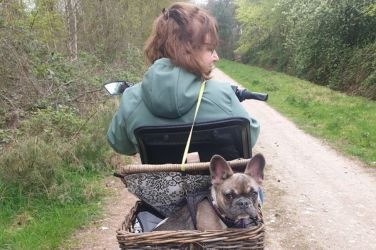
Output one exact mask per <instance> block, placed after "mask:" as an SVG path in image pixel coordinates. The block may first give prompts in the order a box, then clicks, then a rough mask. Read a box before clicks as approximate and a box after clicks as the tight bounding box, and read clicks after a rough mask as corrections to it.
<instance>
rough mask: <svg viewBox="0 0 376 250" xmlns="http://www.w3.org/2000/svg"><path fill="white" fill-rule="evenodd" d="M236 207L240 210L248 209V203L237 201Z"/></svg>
mask: <svg viewBox="0 0 376 250" xmlns="http://www.w3.org/2000/svg"><path fill="white" fill-rule="evenodd" d="M236 205H238V206H239V207H240V208H248V207H249V202H248V201H247V200H238V201H237V202H236Z"/></svg>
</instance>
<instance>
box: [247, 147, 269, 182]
mask: <svg viewBox="0 0 376 250" xmlns="http://www.w3.org/2000/svg"><path fill="white" fill-rule="evenodd" d="M264 167H265V158H264V156H263V155H262V154H257V155H255V156H253V158H252V159H251V160H250V161H249V162H248V164H247V167H246V168H245V171H244V173H245V174H247V175H250V176H252V177H253V178H254V179H255V180H256V182H257V183H258V184H259V185H261V184H262V181H263V180H264Z"/></svg>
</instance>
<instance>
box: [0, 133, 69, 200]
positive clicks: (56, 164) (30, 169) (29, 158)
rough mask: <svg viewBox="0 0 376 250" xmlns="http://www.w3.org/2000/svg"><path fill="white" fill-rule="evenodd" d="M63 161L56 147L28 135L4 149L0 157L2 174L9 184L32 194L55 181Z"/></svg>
mask: <svg viewBox="0 0 376 250" xmlns="http://www.w3.org/2000/svg"><path fill="white" fill-rule="evenodd" d="M62 163H63V161H62V159H61V157H60V156H59V154H58V152H57V151H56V150H55V148H54V147H53V146H52V145H50V144H47V143H46V142H44V141H43V140H40V139H38V137H29V138H27V139H26V140H25V141H19V142H18V143H16V144H15V145H14V146H13V147H12V149H11V150H7V151H5V152H4V154H3V156H2V159H1V161H0V178H1V179H2V183H4V184H5V185H8V186H15V187H18V188H19V189H20V190H21V191H22V192H25V193H29V194H41V193H46V192H47V191H48V189H49V187H51V186H52V185H53V184H54V183H55V178H56V175H57V174H58V172H59V171H60V169H59V168H60V167H61V165H62Z"/></svg>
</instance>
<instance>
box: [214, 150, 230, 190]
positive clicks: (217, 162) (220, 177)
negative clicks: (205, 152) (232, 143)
mask: <svg viewBox="0 0 376 250" xmlns="http://www.w3.org/2000/svg"><path fill="white" fill-rule="evenodd" d="M233 174H234V173H233V172H232V169H231V167H230V165H229V164H228V163H227V161H226V160H225V159H223V158H222V156H220V155H213V157H212V158H211V160H210V176H211V180H212V184H213V185H215V184H221V183H222V182H223V181H224V180H226V179H227V178H229V177H231V176H232V175H233Z"/></svg>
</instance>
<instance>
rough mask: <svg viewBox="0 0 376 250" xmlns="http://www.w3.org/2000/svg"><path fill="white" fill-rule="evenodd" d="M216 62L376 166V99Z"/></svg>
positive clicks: (333, 142)
mask: <svg viewBox="0 0 376 250" xmlns="http://www.w3.org/2000/svg"><path fill="white" fill-rule="evenodd" d="M217 66H218V67H219V68H220V69H222V70H223V71H224V72H226V73H227V74H229V75H231V77H232V78H234V79H235V80H237V81H238V82H239V83H241V84H242V85H243V86H244V87H246V88H248V89H250V90H253V91H256V92H268V93H269V95H270V97H271V98H269V100H268V103H269V104H270V105H271V106H273V107H275V108H276V109H278V110H279V111H280V112H282V113H283V114H284V115H286V116H288V117H289V118H291V119H292V120H293V121H294V122H295V123H297V124H298V126H299V127H300V128H302V129H303V130H305V131H307V132H309V133H311V134H313V135H314V136H317V137H320V138H322V139H324V140H325V141H327V142H328V143H330V144H331V145H332V146H333V147H335V148H337V149H338V150H340V151H342V152H343V153H345V154H347V155H350V156H355V157H358V158H359V159H361V160H363V161H364V162H365V163H367V164H369V165H370V166H376V165H375V163H376V143H375V142H376V130H375V128H374V127H375V126H374V125H375V124H376V112H375V110H376V103H375V102H373V101H370V100H367V99H365V98H361V97H351V96H346V95H344V94H342V93H339V92H336V91H333V90H330V89H328V88H326V87H323V86H318V85H315V84H312V83H310V82H307V81H304V80H300V79H297V78H294V77H291V76H288V75H285V74H282V73H277V72H273V71H266V70H263V69H261V68H256V67H250V66H247V65H242V64H238V63H234V62H230V61H226V60H222V61H219V63H218V64H217ZM365 121H367V122H365Z"/></svg>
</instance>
